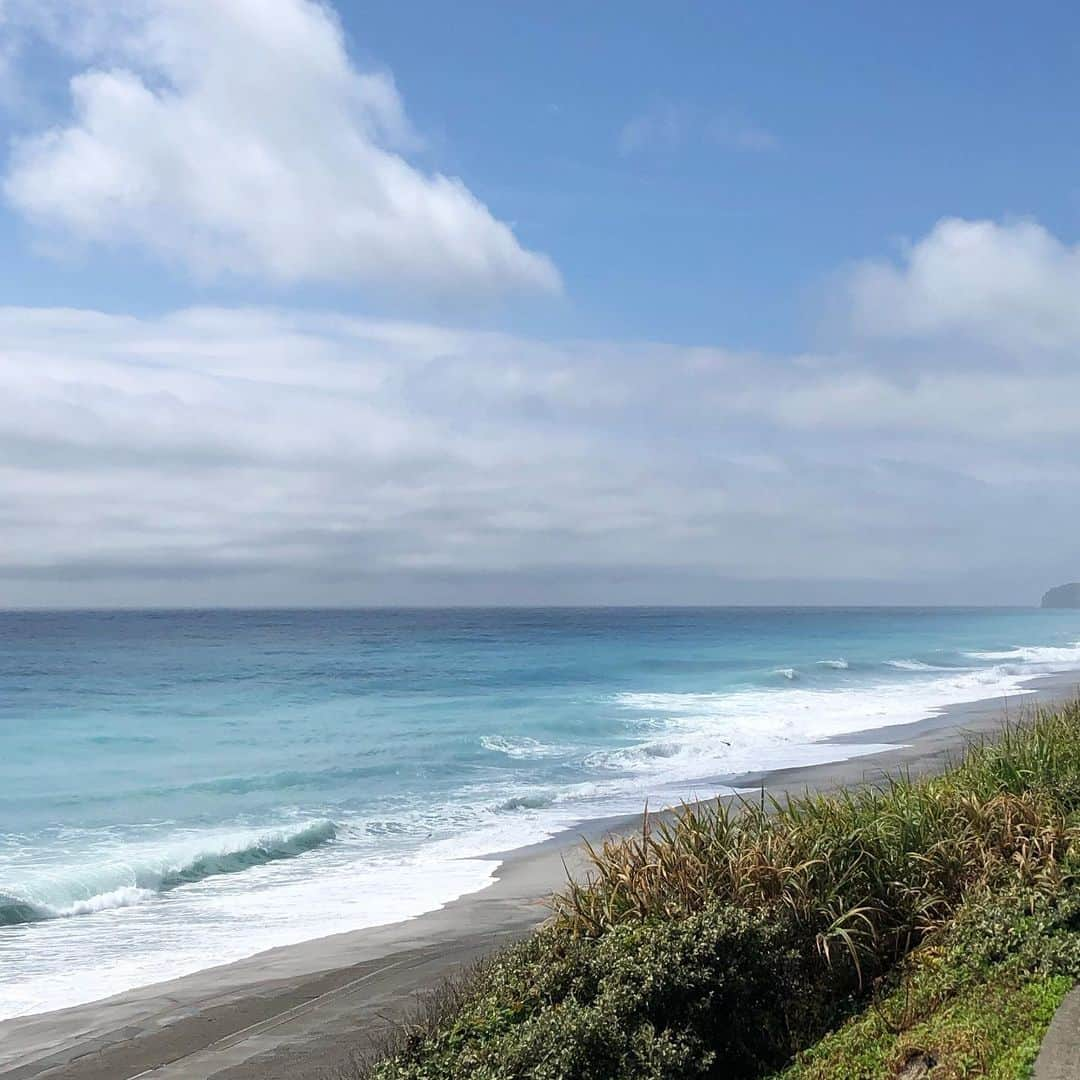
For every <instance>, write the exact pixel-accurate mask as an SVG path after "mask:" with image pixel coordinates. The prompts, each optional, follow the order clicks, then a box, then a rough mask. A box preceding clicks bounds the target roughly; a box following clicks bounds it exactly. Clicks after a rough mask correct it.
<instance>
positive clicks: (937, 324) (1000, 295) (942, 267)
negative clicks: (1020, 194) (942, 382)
mask: <svg viewBox="0 0 1080 1080" xmlns="http://www.w3.org/2000/svg"><path fill="white" fill-rule="evenodd" d="M843 300H844V303H845V305H846V312H847V315H848V318H849V325H850V328H851V329H853V330H854V331H855V332H856V333H857V334H859V335H862V336H865V337H868V338H877V339H897V340H906V341H931V342H933V341H942V340H943V339H949V340H954V341H968V342H974V343H977V344H978V345H979V346H980V347H981V348H982V349H983V350H984V351H985V350H986V349H988V348H989V349H993V350H997V351H1001V352H1004V353H1005V354H1006V355H1008V356H1010V357H1012V358H1013V359H1023V358H1024V356H1025V355H1028V356H1030V355H1031V353H1032V352H1034V353H1037V354H1041V353H1044V352H1058V351H1061V350H1066V351H1068V353H1069V356H1070V358H1072V359H1074V358H1075V350H1076V349H1077V348H1078V347H1080V246H1078V245H1069V244H1066V243H1063V242H1062V241H1061V240H1059V239H1058V238H1057V237H1055V236H1053V235H1052V234H1051V233H1050V232H1048V231H1047V230H1046V229H1045V228H1043V227H1042V226H1041V225H1039V224H1038V223H1036V222H1033V221H1016V222H1011V223H1004V224H1002V223H998V222H993V221H966V220H963V219H959V218H945V219H943V220H942V221H939V222H938V223H937V225H935V226H934V228H933V229H932V230H931V231H930V232H929V233H928V234H927V235H926V236H925V237H923V238H922V239H920V240H918V241H917V242H915V243H910V244H907V245H905V246H904V249H903V251H902V253H901V256H900V258H899V259H898V260H896V261H871V262H867V263H864V264H862V265H860V266H858V267H856V268H855V269H854V271H853V272H852V274H851V275H850V278H849V280H848V282H847V288H846V291H845V294H844V297H843Z"/></svg>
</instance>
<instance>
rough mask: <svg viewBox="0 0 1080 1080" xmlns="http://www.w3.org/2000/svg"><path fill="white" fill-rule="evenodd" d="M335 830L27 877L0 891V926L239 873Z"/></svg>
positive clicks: (273, 835)
mask: <svg viewBox="0 0 1080 1080" xmlns="http://www.w3.org/2000/svg"><path fill="white" fill-rule="evenodd" d="M336 835H337V826H335V825H334V823H333V822H331V821H319V822H315V823H314V824H311V825H306V826H304V827H302V828H299V829H295V830H293V831H284V830H280V831H274V832H269V833H267V834H265V835H261V836H256V837H254V838H253V839H250V840H248V841H244V840H234V841H233V844H234V845H235V846H232V847H229V846H223V847H222V848H220V849H219V850H211V851H205V852H201V853H199V854H196V855H194V856H184V855H181V856H179V857H176V856H171V855H170V853H168V852H161V853H150V852H145V851H143V852H140V851H132V852H130V853H124V854H127V855H128V857H129V858H132V859H134V860H135V861H134V863H128V862H117V863H114V864H113V865H112V866H110V865H108V864H106V865H105V866H104V867H101V866H99V867H95V868H93V869H92V870H90V871H88V872H83V873H81V874H80V873H79V872H78V871H74V872H71V873H69V874H68V875H66V876H65V875H56V874H54V875H52V876H51V877H50V878H48V879H46V880H44V881H38V882H36V883H31V884H30V885H29V887H28V888H27V890H26V895H12V894H5V893H4V892H2V891H0V926H15V925H18V924H19V923H29V922H41V921H43V920H46V919H61V918H70V917H71V916H74V915H91V914H94V913H96V912H100V911H108V910H109V909H111V908H123V907H131V906H133V905H135V904H142V903H146V902H147V901H148V900H153V899H155V898H157V897H159V896H160V895H161V894H162V893H166V892H169V891H171V890H173V889H178V888H180V886H182V885H192V884H194V883H196V882H199V881H205V880H206V879H207V878H211V877H215V876H217V875H222V874H238V873H240V872H241V871H244V870H250V869H251V868H252V867H256V866H265V865H267V864H268V863H272V862H277V861H278V860H281V859H292V858H295V857H296V856H297V855H303V854H304V853H305V852H308V851H313V850H314V849H315V848H317V847H320V846H321V845H323V844H327V843H329V842H330V841H331V840H333V839H334V838H335V836H336ZM110 877H115V878H129V879H130V880H129V881H125V882H123V883H121V884H117V885H116V886H115V887H113V888H102V881H103V879H105V880H106V881H107V880H108V879H109V878H110Z"/></svg>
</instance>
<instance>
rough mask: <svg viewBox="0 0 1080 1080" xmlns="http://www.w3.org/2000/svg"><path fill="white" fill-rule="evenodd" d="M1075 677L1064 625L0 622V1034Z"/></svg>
mask: <svg viewBox="0 0 1080 1080" xmlns="http://www.w3.org/2000/svg"><path fill="white" fill-rule="evenodd" d="M1074 669H1080V613H1078V612H1067V611H1066V612H1043V611H1037V610H1027V609H1013V610H990V609H966V610H961V609H846V610H840V609H793V610H780V609H762V610H754V609H731V610H725V609H603V610H597V609H580V610H572V609H554V610H552V609H547V610H486V611H485V610H477V611H468V610H453V611H416V610H403V611H391V610H385V611H366V612H344V611H312V612H298V611H282V612H221V611H218V612H141V613H134V612H126V613H125V612H112V613H108V612H74V613H72V612H68V613H26V612H24V613H4V614H0V1018H4V1017H10V1016H17V1015H25V1014H28V1013H35V1012H42V1011H46V1010H49V1009H54V1008H60V1007H64V1006H68V1005H73V1004H77V1003H80V1002H84V1001H90V1000H95V999H97V998H100V997H104V996H107V995H109V994H113V993H116V992H119V991H121V990H125V989H129V988H131V987H136V986H141V985H146V984H149V983H152V982H155V981H158V980H160V979H161V978H162V977H163V973H168V975H169V976H170V977H171V976H176V975H181V974H185V973H188V972H192V971H197V970H200V969H203V968H206V967H208V966H213V965H216V964H219V963H223V962H228V961H230V960H235V959H240V958H242V957H244V956H249V955H252V954H253V953H255V952H258V951H260V950H262V949H265V948H269V947H273V946H278V945H285V944H291V943H295V942H300V941H305V940H309V939H311V938H315V937H322V936H325V935H328V934H333V933H338V932H341V931H346V930H354V929H359V928H362V927H366V926H374V925H378V924H381V923H387V922H392V921H398V920H401V919H404V918H409V917H412V916H416V915H419V914H421V913H422V912H424V911H428V910H431V909H433V908H435V907H438V906H440V905H441V904H444V903H446V902H448V901H449V900H451V899H453V898H455V897H457V896H460V895H462V894H464V893H467V892H470V891H473V890H476V889H479V888H482V887H483V886H484V885H485V884H486V883H488V882H489V881H490V880H491V875H492V873H493V871H494V870H495V869H496V867H497V866H498V857H497V856H496V855H495V854H493V853H497V852H505V851H508V850H512V849H515V848H519V847H523V846H526V845H528V844H530V843H534V842H536V841H539V840H542V839H544V838H546V837H548V836H551V835H553V834H555V833H557V832H559V831H561V830H563V829H566V828H569V827H571V826H573V825H575V824H577V823H580V822H581V821H583V820H587V819H592V818H601V817H608V816H611V815H619V814H632V813H637V812H639V811H640V810H641V808H642V806H643V805H644V803H645V802H646V801H648V803H649V804H650V805H651V806H654V807H655V806H658V805H662V804H665V803H666V804H672V803H675V802H678V801H679V800H682V799H691V798H695V797H705V796H709V795H713V794H716V793H717V792H721V791H727V790H731V789H732V787H733V786H737V785H738V782H739V777H740V776H741V775H742V774H745V773H752V772H758V771H761V770H765V769H771V768H779V767H785V766H791V765H799V764H811V763H816V762H820V761H827V760H835V759H836V758H838V757H840V756H851V755H855V754H859V753H869V752H872V751H874V750H876V749H879V748H880V747H881V746H882V745H885V744H887V743H888V742H889V740H890V732H889V729H890V728H891V727H893V726H895V725H900V724H904V723H908V722H911V721H914V720H919V719H922V718H924V717H927V716H930V715H933V714H935V713H936V712H938V711H940V710H942V709H944V708H946V707H948V706H949V705H952V704H956V703H960V702H967V701H975V700H980V699H984V698H1001V699H1006V698H1017V699H1018V700H1019V699H1022V696H1023V694H1024V693H1025V692H1026V689H1027V687H1028V684H1029V682H1030V680H1031V679H1032V678H1033V677H1035V676H1037V675H1040V674H1049V673H1053V672H1061V671H1071V670H1074ZM857 732H867V734H865V735H863V736H861V738H860V741H859V742H857V743H852V742H850V741H845V742H844V744H843V745H839V744H836V743H830V742H828V741H826V740H829V739H830V738H832V737H835V736H851V735H852V734H853V733H857Z"/></svg>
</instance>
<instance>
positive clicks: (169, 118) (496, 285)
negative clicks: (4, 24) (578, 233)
mask: <svg viewBox="0 0 1080 1080" xmlns="http://www.w3.org/2000/svg"><path fill="white" fill-rule="evenodd" d="M12 7H13V9H14V10H16V11H17V13H18V16H19V23H20V25H22V26H24V27H27V26H29V27H32V28H33V29H34V30H35V31H37V32H38V33H40V34H43V35H44V36H45V37H46V38H47V39H49V40H51V41H53V42H54V43H55V44H57V45H62V47H63V48H65V49H67V50H68V51H69V52H70V53H71V54H72V55H73V56H74V57H75V58H76V59H77V60H78V61H79V64H80V66H82V65H87V66H84V67H83V69H82V70H81V71H79V73H77V74H76V75H75V76H74V77H73V78H72V79H71V83H70V92H71V104H72V117H71V119H70V122H68V123H65V124H61V125H60V126H58V127H55V128H52V129H50V130H45V131H39V132H37V133H35V134H32V135H29V136H27V137H24V138H22V139H21V140H20V141H18V142H17V143H16V145H15V147H14V150H13V154H12V159H11V164H10V168H9V171H8V174H7V176H6V179H5V182H4V190H5V193H6V196H7V198H8V201H9V203H10V204H11V205H12V206H13V207H14V208H15V209H16V210H17V211H19V212H20V213H21V214H23V215H25V216H26V217H27V218H29V219H30V220H31V221H33V222H35V223H36V224H38V225H40V226H42V227H44V228H46V229H49V230H57V231H60V232H61V233H63V234H65V235H68V236H74V237H77V238H79V239H81V240H83V241H86V242H89V243H102V244H105V243H107V244H114V243H118V242H125V243H132V244H137V245H139V246H141V247H143V248H145V249H148V250H149V251H151V252H153V253H154V254H155V255H157V256H160V257H161V258H163V259H166V260H169V261H172V262H175V263H178V264H180V265H183V266H185V267H187V268H189V269H190V270H191V271H193V272H194V273H195V274H197V275H200V276H202V277H214V276H218V275H223V274H232V275H242V276H246V277H252V278H260V279H269V280H271V281H277V282H301V281H321V282H358V283H362V284H374V285H379V286H384V285H388V284H389V285H399V286H400V285H407V286H417V285H419V286H423V287H427V288H432V289H435V290H439V291H448V292H456V291H461V290H470V291H474V292H480V293H489V292H499V291H504V290H531V291H540V292H555V291H558V290H559V288H560V279H559V275H558V272H557V270H556V269H555V267H554V265H553V264H552V262H551V261H550V260H549V259H548V258H547V257H545V256H544V255H541V254H537V253H535V252H532V251H529V250H527V249H526V248H524V247H523V246H522V245H521V244H520V243H519V241H518V240H517V238H516V237H515V236H514V233H513V231H512V230H511V228H510V226H508V225H507V224H506V223H504V222H502V221H499V220H498V219H497V218H496V217H495V216H493V214H492V213H491V212H490V211H489V210H488V209H487V207H486V206H485V205H484V204H483V203H482V202H481V201H480V200H479V199H478V198H477V197H476V196H475V195H474V194H473V193H472V192H471V191H469V189H468V188H467V187H466V186H465V184H464V183H463V182H462V181H461V180H459V179H457V178H454V177H450V176H445V175H442V174H440V173H437V172H426V171H424V170H423V169H421V168H420V167H419V166H418V165H416V164H414V163H413V162H411V161H410V160H409V159H408V155H409V153H410V152H411V151H412V150H414V149H415V148H416V144H417V138H416V135H415V133H414V132H413V131H412V130H411V128H410V125H409V122H408V120H407V117H406V113H405V108H404V105H403V102H402V100H401V97H400V95H399V93H398V90H397V88H396V87H395V85H394V82H393V80H392V78H391V77H390V76H389V75H388V74H387V73H385V72H378V71H360V70H358V69H357V68H356V66H355V65H354V64H353V63H352V62H351V60H350V58H349V56H348V54H347V51H346V47H345V41H344V38H343V34H342V30H341V27H340V26H339V24H338V22H337V21H336V19H335V17H334V15H333V12H332V11H331V9H330V8H329V7H327V6H326V5H324V4H322V3H319V2H317V0H231V2H230V3H227V4H223V3H220V2H218V0H117V2H115V3H110V4H102V3H101V2H100V0H65V3H63V4H56V3H52V2H49V0H41V2H36V3H34V4H29V3H27V2H25V0H13V5H12Z"/></svg>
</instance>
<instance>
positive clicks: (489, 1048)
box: [368, 705, 1080, 1080]
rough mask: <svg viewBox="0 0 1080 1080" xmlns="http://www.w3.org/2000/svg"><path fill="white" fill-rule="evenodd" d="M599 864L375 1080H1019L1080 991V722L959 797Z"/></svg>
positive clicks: (985, 749) (727, 825)
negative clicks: (1078, 985) (1068, 996)
mask: <svg viewBox="0 0 1080 1080" xmlns="http://www.w3.org/2000/svg"><path fill="white" fill-rule="evenodd" d="M591 854H592V863H593V872H592V874H591V877H590V878H589V880H588V881H586V882H584V883H580V884H570V885H569V886H568V887H567V889H566V891H565V892H564V893H563V894H561V895H560V896H559V897H557V898H556V900H555V906H554V912H553V916H552V919H551V920H550V922H549V923H548V924H547V925H545V927H544V928H542V929H541V930H540V931H538V932H537V933H536V934H535V935H533V936H532V937H531V938H529V939H528V940H526V941H524V942H522V943H520V944H518V945H515V946H513V947H511V948H509V949H506V950H504V951H502V952H500V953H497V954H496V955H494V956H493V957H492V958H491V959H490V960H489V961H487V962H486V963H485V964H483V965H482V966H481V967H479V968H478V969H476V970H475V971H474V972H472V973H471V974H470V975H469V977H467V978H466V979H464V980H463V981H461V982H459V983H458V984H457V985H456V986H453V987H450V986H448V987H446V988H444V989H443V990H442V991H441V992H440V994H438V995H437V996H436V997H435V998H434V999H433V1000H432V1002H431V1003H430V1004H429V1006H428V1008H427V1010H426V1014H425V1015H424V1016H423V1017H422V1018H418V1019H417V1021H416V1022H415V1023H414V1024H413V1025H411V1026H409V1027H407V1028H405V1029H403V1030H402V1031H401V1032H400V1033H399V1036H398V1038H397V1040H396V1042H395V1043H394V1044H393V1045H392V1047H391V1048H390V1049H389V1051H388V1052H387V1056H386V1057H385V1058H384V1059H383V1060H382V1061H381V1062H380V1063H378V1064H377V1065H375V1066H374V1067H373V1068H372V1069H371V1070H370V1072H369V1073H368V1075H370V1076H371V1077H373V1078H374V1080H450V1078H454V1080H457V1078H465V1077H468V1078H471V1080H516V1078H526V1077H527V1078H530V1080H646V1078H648V1080H682V1078H690V1077H717V1078H720V1077H723V1078H725V1080H737V1078H765V1077H782V1078H783V1080H864V1078H865V1080H875V1078H879V1077H880V1078H894V1077H895V1078H901V1077H902V1078H904V1080H913V1078H917V1077H924V1076H925V1077H930V1078H934V1080H945V1078H959V1077H994V1078H1000V1080H1005V1078H1009V1080H1012V1078H1014V1077H1017V1078H1018V1077H1023V1076H1026V1075H1027V1074H1028V1070H1029V1068H1030V1065H1031V1062H1032V1061H1033V1059H1034V1056H1035V1053H1036V1052H1037V1049H1038V1044H1039V1041H1040V1039H1041V1037H1042V1033H1043V1031H1044V1029H1045V1026H1046V1024H1047V1023H1048V1021H1049V1018H1050V1016H1051V1015H1052V1014H1053V1010H1054V1008H1055V1007H1056V1005H1057V1003H1058V1002H1059V1001H1060V999H1061V997H1062V996H1063V995H1064V994H1065V992H1066V991H1067V990H1068V988H1069V987H1070V986H1071V985H1072V982H1073V981H1074V980H1075V979H1076V978H1077V977H1078V976H1080V705H1071V706H1068V707H1065V708H1062V709H1059V710H1055V711H1050V712H1041V713H1039V714H1037V715H1035V716H1033V717H1032V718H1031V720H1030V722H1028V723H1026V724H1023V725H1021V726H1013V727H1007V728H1005V729H1003V730H1002V732H1001V734H1000V736H999V738H997V739H996V740H994V741H993V742H989V743H985V744H983V745H979V746H973V747H972V748H971V749H970V750H969V751H968V753H967V754H966V756H965V757H964V760H963V761H962V762H960V763H959V764H957V765H956V766H955V767H954V768H952V769H950V770H948V771H947V772H945V773H944V774H942V775H940V776H936V777H933V778H930V779H926V780H921V781H910V780H908V779H905V778H903V777H897V778H894V779H892V780H890V781H889V782H887V783H885V784H884V785H882V786H880V787H877V788H873V789H861V790H857V791H849V792H843V793H840V794H836V795H829V796H821V795H818V796H805V797H801V798H795V799H791V800H788V801H784V802H782V803H772V804H769V803H766V802H762V803H753V804H746V805H740V806H734V807H729V806H726V805H723V804H721V805H716V806H712V805H708V806H699V807H688V808H685V809H684V810H683V811H682V812H681V813H680V814H679V815H678V816H677V817H676V818H675V819H674V820H673V821H671V822H661V823H659V824H656V825H653V824H651V823H650V822H649V821H648V819H646V821H645V823H644V825H643V828H642V830H641V832H640V833H639V834H637V835H633V836H628V837H623V838H618V839H613V840H610V841H608V842H606V843H605V844H604V845H603V846H602V847H600V848H599V849H597V850H594V851H592V853H591Z"/></svg>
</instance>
